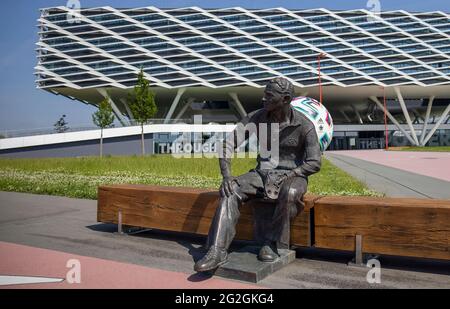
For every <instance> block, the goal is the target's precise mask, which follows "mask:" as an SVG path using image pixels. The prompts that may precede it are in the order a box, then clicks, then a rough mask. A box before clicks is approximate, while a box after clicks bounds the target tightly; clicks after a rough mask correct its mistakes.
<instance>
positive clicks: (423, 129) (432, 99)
mask: <svg viewBox="0 0 450 309" xmlns="http://www.w3.org/2000/svg"><path fill="white" fill-rule="evenodd" d="M433 101H434V96H431V97H430V98H429V99H428V106H427V112H426V114H425V120H424V122H423V128H422V134H421V135H420V145H422V146H423V145H424V144H423V139H424V138H425V133H426V132H427V125H428V121H429V120H430V113H431V107H432V106H433Z"/></svg>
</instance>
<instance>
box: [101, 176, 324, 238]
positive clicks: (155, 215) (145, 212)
mask: <svg viewBox="0 0 450 309" xmlns="http://www.w3.org/2000/svg"><path fill="white" fill-rule="evenodd" d="M314 198H315V197H314V196H312V195H307V196H306V197H305V199H304V200H305V209H306V210H305V211H304V212H302V213H301V214H300V215H299V216H297V218H296V219H295V221H294V222H293V224H292V225H291V244H293V245H297V246H310V245H311V232H310V228H311V226H310V212H309V208H311V207H312V205H313V201H314ZM218 201H219V193H218V192H217V190H216V191H212V190H203V189H192V188H181V187H160V186H148V185H110V186H100V187H99V188H98V213H97V220H98V221H99V222H105V223H107V222H108V223H118V214H119V211H120V212H121V217H122V224H124V225H131V226H138V227H145V228H153V229H160V230H168V231H175V232H185V233H193V234H200V235H207V234H208V230H209V225H210V223H211V220H212V218H213V216H214V212H215V209H216V207H217V205H218ZM252 203H257V201H255V202H248V203H247V205H243V207H242V208H241V216H240V218H239V223H238V226H237V228H236V230H237V234H236V239H242V240H251V239H252V238H253V214H252V206H255V205H254V204H253V205H252Z"/></svg>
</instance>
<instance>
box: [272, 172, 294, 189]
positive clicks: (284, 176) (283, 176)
mask: <svg viewBox="0 0 450 309" xmlns="http://www.w3.org/2000/svg"><path fill="white" fill-rule="evenodd" d="M294 176H295V173H294V171H289V172H287V173H284V174H280V175H278V178H277V180H276V181H275V185H276V186H278V187H281V185H282V184H283V182H285V181H286V180H288V179H290V178H292V177H294Z"/></svg>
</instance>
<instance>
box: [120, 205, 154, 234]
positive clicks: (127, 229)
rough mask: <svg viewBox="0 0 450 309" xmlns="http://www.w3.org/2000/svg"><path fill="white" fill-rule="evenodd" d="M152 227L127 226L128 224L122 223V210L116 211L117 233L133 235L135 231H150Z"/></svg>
mask: <svg viewBox="0 0 450 309" xmlns="http://www.w3.org/2000/svg"><path fill="white" fill-rule="evenodd" d="M150 230H152V229H147V228H143V227H138V226H129V225H123V221H122V211H121V210H119V212H118V213H117V232H116V233H117V234H119V235H134V234H137V233H142V232H146V231H150Z"/></svg>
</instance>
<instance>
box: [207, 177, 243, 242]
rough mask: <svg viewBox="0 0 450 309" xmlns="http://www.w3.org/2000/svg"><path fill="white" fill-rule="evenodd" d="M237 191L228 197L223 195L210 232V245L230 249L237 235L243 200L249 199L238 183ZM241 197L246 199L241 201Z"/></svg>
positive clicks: (235, 188) (235, 187) (235, 185)
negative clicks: (240, 207)
mask: <svg viewBox="0 0 450 309" xmlns="http://www.w3.org/2000/svg"><path fill="white" fill-rule="evenodd" d="M234 190H235V193H233V194H232V195H231V196H228V197H226V196H225V197H221V198H220V200H219V205H218V207H217V209H216V212H215V214H214V218H213V221H212V223H211V226H210V229H209V233H208V246H216V247H219V248H223V249H225V250H228V248H229V246H230V244H231V242H232V241H233V238H234V236H235V235H236V224H237V222H238V219H239V216H240V212H239V206H240V204H241V202H243V201H245V200H246V199H247V195H245V193H243V192H242V191H241V190H240V189H239V186H238V185H237V184H234ZM241 198H242V199H244V200H243V201H241Z"/></svg>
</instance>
